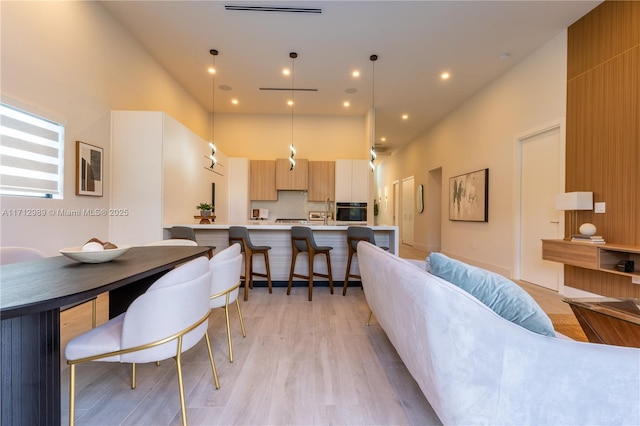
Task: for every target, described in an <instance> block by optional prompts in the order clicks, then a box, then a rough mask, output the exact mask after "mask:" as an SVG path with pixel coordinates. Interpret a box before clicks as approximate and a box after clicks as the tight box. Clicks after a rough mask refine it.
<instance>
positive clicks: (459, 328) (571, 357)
mask: <svg viewBox="0 0 640 426" xmlns="http://www.w3.org/2000/svg"><path fill="white" fill-rule="evenodd" d="M358 263H359V266H360V271H361V275H362V285H363V288H364V294H365V297H366V300H367V303H368V304H369V307H370V308H371V310H372V312H373V314H374V316H375V319H376V320H377V321H378V323H379V324H380V326H381V327H382V328H383V330H384V331H385V333H386V334H387V336H388V338H389V340H390V341H391V343H392V344H393V346H394V347H395V349H396V350H397V352H398V354H399V355H400V357H401V358H402V360H403V362H404V364H405V365H406V367H407V369H408V370H409V372H410V373H411V375H412V376H413V378H414V379H415V380H416V382H417V383H418V385H419V386H420V389H421V390H422V392H423V393H424V395H425V397H426V398H427V400H428V401H429V403H430V404H431V406H432V407H433V409H434V410H435V412H436V413H437V414H438V416H439V418H440V420H441V421H442V422H443V423H444V424H446V425H471V424H486V425H604V424H615V425H640V349H635V348H625V347H617V346H608V345H600V344H592V343H583V342H577V341H574V340H571V339H566V338H564V339H563V338H558V337H549V336H544V335H541V334H537V333H534V332H532V331H529V330H527V329H525V328H523V327H521V326H519V325H516V324H514V323H512V322H510V321H508V320H506V319H504V318H502V317H501V316H499V315H497V314H496V313H495V312H494V311H492V310H491V309H490V308H488V307H487V306H485V305H484V304H483V303H481V302H480V301H479V300H478V299H476V298H475V297H473V296H472V295H470V294H469V293H467V292H466V291H464V290H462V289H460V288H459V287H457V286H455V285H453V284H451V283H449V282H447V281H445V280H442V279H440V278H438V277H436V276H434V275H432V274H430V273H429V272H427V271H426V270H425V269H424V268H418V267H417V266H416V265H415V264H412V263H410V262H408V261H406V260H404V259H401V258H399V257H397V256H395V255H392V254H389V253H387V252H385V251H384V250H381V249H379V248H378V247H376V246H374V245H371V244H369V243H366V242H360V243H359V244H358Z"/></svg>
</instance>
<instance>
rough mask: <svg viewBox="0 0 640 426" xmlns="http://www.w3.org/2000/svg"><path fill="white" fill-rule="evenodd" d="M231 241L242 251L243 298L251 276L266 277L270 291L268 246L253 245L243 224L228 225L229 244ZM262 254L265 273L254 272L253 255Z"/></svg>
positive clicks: (249, 285)
mask: <svg viewBox="0 0 640 426" xmlns="http://www.w3.org/2000/svg"><path fill="white" fill-rule="evenodd" d="M233 243H239V244H240V247H242V252H243V253H244V276H241V277H240V279H244V300H248V299H249V287H251V288H253V277H254V275H255V276H256V277H263V278H266V279H267V285H268V286H269V293H271V292H272V287H271V269H270V268H269V250H271V247H269V246H254V245H253V244H252V243H251V239H250V238H249V230H248V229H247V228H245V227H244V226H230V227H229V245H231V244H233ZM254 254H263V255H264V264H265V266H266V273H262V272H255V271H254V270H253V255H254Z"/></svg>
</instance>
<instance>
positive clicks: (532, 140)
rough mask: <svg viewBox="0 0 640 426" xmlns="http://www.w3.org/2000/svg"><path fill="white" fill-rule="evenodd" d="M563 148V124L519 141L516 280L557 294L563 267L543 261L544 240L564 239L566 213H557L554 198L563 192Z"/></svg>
mask: <svg viewBox="0 0 640 426" xmlns="http://www.w3.org/2000/svg"><path fill="white" fill-rule="evenodd" d="M564 146H565V144H564V126H563V125H562V123H556V124H553V125H550V126H545V127H543V128H541V129H539V130H536V131H533V132H529V133H528V134H526V135H524V136H521V137H519V138H517V152H518V153H519V160H520V161H519V162H518V164H519V165H520V173H519V174H520V176H519V179H518V181H519V183H520V184H519V191H518V192H519V206H518V211H519V221H518V222H519V232H518V233H516V234H517V235H518V236H519V238H517V239H518V240H519V242H518V244H517V247H516V249H517V253H518V255H519V256H516V259H517V265H516V268H515V271H516V278H518V279H521V280H523V281H527V282H530V283H533V284H537V285H540V286H542V287H546V288H549V289H552V290H556V291H560V290H561V287H562V281H561V280H562V275H563V274H562V272H563V270H562V265H561V264H559V263H556V262H549V261H546V260H543V259H542V239H555V238H562V235H563V232H564V230H563V215H562V213H563V212H559V211H557V210H555V194H557V193H559V192H564ZM516 198H518V197H516Z"/></svg>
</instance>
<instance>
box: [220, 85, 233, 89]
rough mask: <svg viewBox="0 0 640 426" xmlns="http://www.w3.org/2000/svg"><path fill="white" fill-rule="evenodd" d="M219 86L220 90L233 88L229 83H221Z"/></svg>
mask: <svg viewBox="0 0 640 426" xmlns="http://www.w3.org/2000/svg"><path fill="white" fill-rule="evenodd" d="M218 87H219V88H220V90H231V86H229V85H227V84H221V85H220V86H218Z"/></svg>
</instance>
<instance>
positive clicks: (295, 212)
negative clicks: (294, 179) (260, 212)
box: [247, 191, 335, 221]
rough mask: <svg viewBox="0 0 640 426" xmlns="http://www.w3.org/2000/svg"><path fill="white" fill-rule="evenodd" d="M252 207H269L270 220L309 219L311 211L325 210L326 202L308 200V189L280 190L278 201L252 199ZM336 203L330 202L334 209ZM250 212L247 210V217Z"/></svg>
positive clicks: (331, 209) (330, 207)
mask: <svg viewBox="0 0 640 426" xmlns="http://www.w3.org/2000/svg"><path fill="white" fill-rule="evenodd" d="M251 208H252V209H259V208H262V209H269V221H274V220H276V219H308V218H309V212H310V211H324V210H325V203H322V202H316V201H307V192H306V191H278V201H252V202H251ZM334 208H335V203H334V202H333V201H331V202H330V203H329V210H330V211H333V210H334ZM248 216H249V212H247V217H248Z"/></svg>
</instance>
